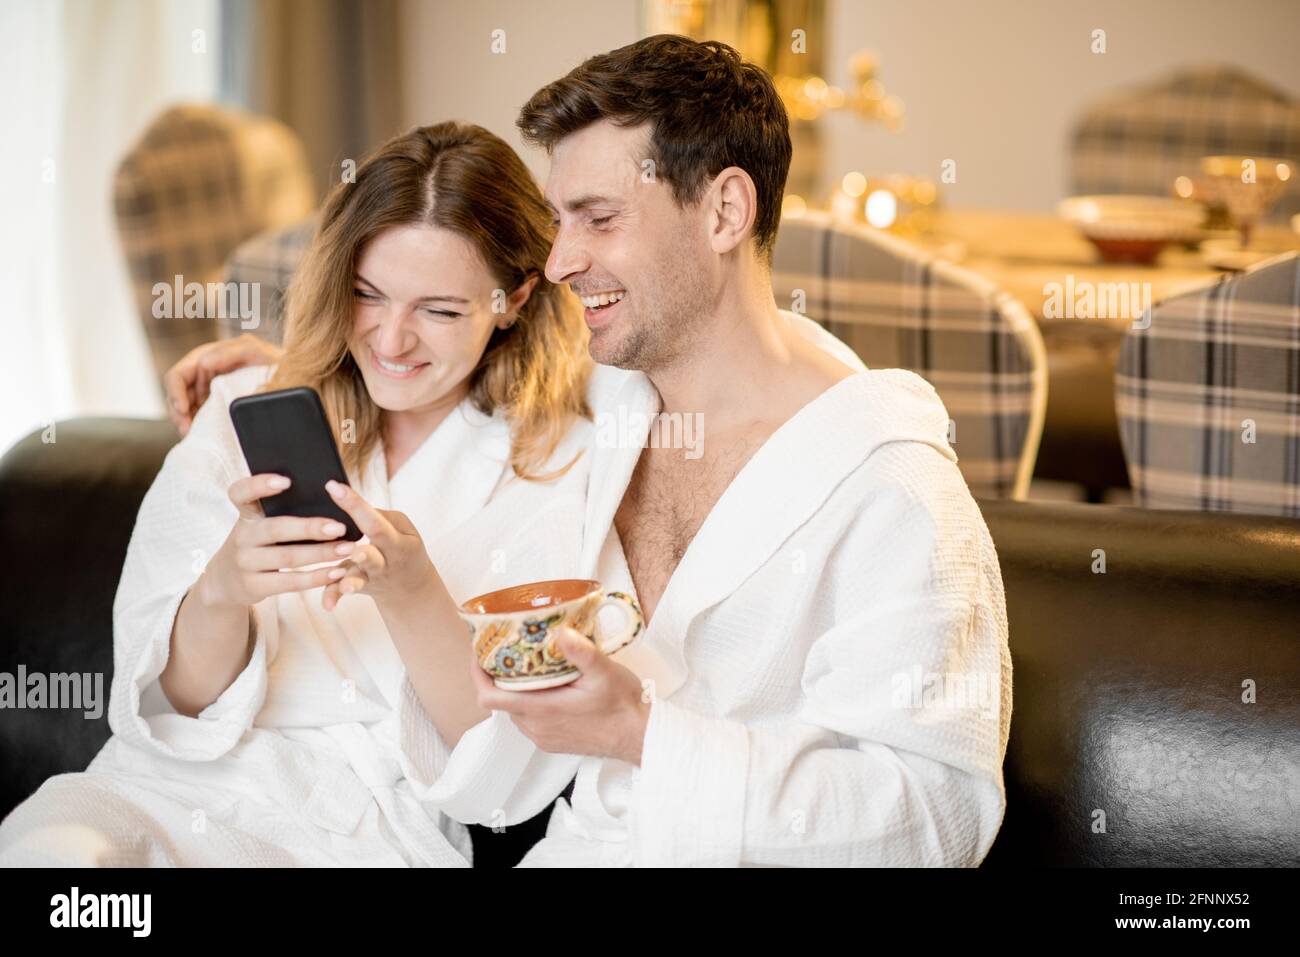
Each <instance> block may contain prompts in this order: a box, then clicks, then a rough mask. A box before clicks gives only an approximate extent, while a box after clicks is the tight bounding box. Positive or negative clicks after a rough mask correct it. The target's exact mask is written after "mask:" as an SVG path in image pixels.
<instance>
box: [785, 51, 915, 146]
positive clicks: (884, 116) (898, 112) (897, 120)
mask: <svg viewBox="0 0 1300 957" xmlns="http://www.w3.org/2000/svg"><path fill="white" fill-rule="evenodd" d="M879 68H880V64H879V61H878V59H877V57H876V55H875V54H874V53H870V52H867V51H863V52H861V53H857V54H855V55H854V57H853V58H852V59H851V60H850V61H849V72H850V73H851V74H852V76H853V82H852V84H851V85H850V86H849V88H848V90H843V89H841V88H840V87H838V86H833V85H831V84H829V83H827V82H826V80H825V79H824V78H822V77H820V76H818V75H816V74H806V75H803V76H793V75H790V74H777V75H776V76H774V77H773V78H772V80H773V82H774V83H775V84H776V90H777V92H778V93H779V94H780V95H781V99H782V100H783V101H784V102H785V108H786V110H787V111H788V112H789V113H790V118H791V119H794V120H803V121H806V122H811V121H813V120H816V119H819V118H820V117H821V116H822V114H824V113H826V112H827V111H833V110H851V111H852V112H854V113H857V114H858V115H859V116H861V117H863V118H864V119H867V120H871V121H873V122H879V123H883V124H884V125H885V127H886V128H887V129H888V130H890V131H891V132H897V131H898V130H900V129H902V126H903V101H902V100H900V99H899V98H898V97H896V96H893V95H892V94H889V93H887V92H886V91H885V87H884V84H882V83H881V82H880V79H879V78H878V77H877V75H876V74H877V73H878V71H879Z"/></svg>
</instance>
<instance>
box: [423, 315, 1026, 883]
mask: <svg viewBox="0 0 1300 957" xmlns="http://www.w3.org/2000/svg"><path fill="white" fill-rule="evenodd" d="M790 321H793V322H795V323H796V324H797V325H798V328H799V329H800V330H801V331H802V332H803V333H804V334H805V335H807V336H809V337H812V338H814V340H815V341H818V342H819V344H821V345H822V346H823V348H826V349H827V350H828V351H831V352H833V353H835V354H837V355H838V356H839V357H840V358H841V359H842V361H844V362H846V364H849V365H852V366H855V367H856V368H859V369H861V368H862V366H861V363H860V362H859V361H858V360H857V359H856V358H855V357H854V356H853V355H852V353H850V352H848V350H847V349H846V348H845V347H844V346H843V344H842V343H840V342H839V341H838V340H835V339H833V338H832V337H830V336H829V335H828V334H826V333H824V332H822V331H821V330H819V329H818V328H817V327H815V326H813V325H812V324H811V323H807V322H806V321H804V320H799V319H795V318H791V320H790ZM758 387H761V384H756V388H758ZM591 400H592V410H593V413H594V414H595V417H596V434H597V443H596V448H595V449H594V450H593V461H592V466H591V476H590V490H589V495H588V500H587V505H586V515H585V520H584V537H583V544H582V554H581V560H580V563H579V568H578V569H577V570H576V572H575V573H576V574H581V575H583V576H588V575H589V576H592V577H597V578H599V579H601V580H602V581H603V582H604V584H605V585H606V587H607V588H616V589H620V590H623V591H629V592H630V591H632V582H631V578H630V576H629V573H628V570H627V565H626V562H625V560H624V557H623V550H622V546H621V543H620V541H619V538H618V534H617V531H616V530H615V528H614V524H613V519H614V513H615V511H616V510H617V508H618V504H619V502H620V500H621V499H622V497H623V493H624V490H625V489H626V487H627V484H628V481H629V479H630V478H631V475H632V471H633V468H634V467H635V464H636V461H637V458H638V456H639V454H640V450H641V445H642V443H643V441H644V438H645V436H646V434H647V432H648V429H649V421H650V419H649V415H650V414H652V413H654V412H655V411H657V410H658V408H659V406H658V396H657V393H656V392H655V390H654V388H653V387H652V386H651V385H650V383H649V381H648V380H647V379H646V378H645V377H644V376H642V375H640V374H636V373H626V372H620V371H619V370H615V369H609V368H601V369H598V371H597V373H596V376H595V377H594V378H593V384H592V390H591ZM736 400H737V401H738V402H743V401H746V397H745V396H737V397H736ZM610 421H614V422H627V423H635V422H637V421H641V422H643V423H644V424H645V427H644V428H642V429H641V430H640V431H639V432H638V433H636V434H632V435H630V436H626V438H628V439H630V441H624V442H619V443H611V442H602V441H600V436H601V434H602V422H610ZM704 425H705V428H704V432H703V435H704V439H705V443H706V447H707V440H708V428H707V425H708V424H707V422H706V423H705V424H704ZM947 432H948V415H947V412H946V410H945V409H944V406H943V404H942V402H941V401H940V400H939V397H938V396H937V394H936V393H935V392H934V390H933V388H932V387H931V386H930V385H929V384H928V383H926V382H925V380H923V379H921V378H920V377H919V376H916V375H914V374H912V373H910V372H904V371H901V370H897V369H886V370H875V371H870V372H867V371H863V372H859V373H858V374H856V375H853V376H851V377H850V378H848V379H845V380H844V381H842V382H840V383H838V384H837V385H835V386H834V387H832V388H831V389H830V390H828V391H827V392H826V393H824V394H823V395H821V396H820V397H818V398H817V399H815V400H814V401H813V402H811V403H809V404H808V405H807V406H806V407H805V408H803V409H802V410H801V411H800V412H799V413H797V414H796V415H795V416H794V417H793V418H792V419H791V420H790V421H788V422H787V423H785V425H783V426H782V427H781V428H780V429H778V430H777V432H776V433H775V434H774V435H773V436H772V437H771V438H770V439H769V440H768V442H767V443H766V444H765V445H764V446H763V447H762V448H761V449H760V450H759V451H758V452H757V453H756V454H755V455H754V457H753V458H752V459H751V460H750V461H749V462H748V463H747V464H746V466H745V467H744V468H743V469H742V470H741V472H740V474H739V475H738V476H737V477H736V479H735V480H734V481H733V482H732V484H731V486H730V487H729V488H728V489H727V490H726V491H725V492H724V494H723V495H722V497H721V498H720V499H719V501H718V502H717V504H716V505H715V506H714V508H713V510H712V512H711V513H710V514H709V516H708V518H707V519H706V521H705V522H704V525H703V526H702V527H701V528H700V530H699V533H698V534H697V535H696V537H695V539H694V541H692V542H691V545H690V547H689V549H688V550H687V552H686V555H685V556H684V557H683V559H682V561H681V563H680V564H679V565H678V567H677V570H676V572H675V573H674V574H673V576H672V579H671V581H670V582H669V584H668V587H667V590H666V591H665V592H664V594H663V596H662V597H661V599H660V601H659V604H658V606H657V608H656V609H655V612H654V617H653V619H652V620H651V622H650V624H649V627H648V628H647V630H646V632H645V633H644V634H643V635H642V637H641V638H640V639H639V640H638V641H637V642H636V643H635V644H633V645H631V646H629V647H628V648H626V649H624V650H623V651H621V652H619V653H618V655H617V658H616V660H618V661H619V662H621V663H622V664H624V665H626V666H628V667H629V668H631V669H632V670H633V671H634V672H636V673H637V674H638V675H639V676H640V677H641V678H642V679H643V680H644V681H648V682H650V684H649V685H647V688H648V690H649V691H650V692H651V693H652V694H653V698H652V702H653V703H652V707H651V713H650V721H649V725H648V727H647V730H646V737H645V742H644V750H643V754H642V763H641V766H640V767H639V768H636V767H633V766H631V765H629V764H626V763H624V762H622V761H617V760H600V759H592V758H588V759H581V758H578V757H574V756H566V755H548V754H545V753H543V752H540V751H538V750H537V749H536V748H535V747H534V746H533V745H532V744H531V742H529V741H528V740H527V739H526V738H525V737H523V735H522V734H521V733H520V732H519V731H518V730H517V729H516V728H515V727H514V725H513V723H512V722H511V721H510V720H509V718H508V717H507V716H506V715H504V714H502V713H500V712H498V713H495V714H494V715H493V716H492V717H491V718H489V719H487V720H485V721H483V722H481V723H480V724H479V725H477V726H475V727H474V728H471V729H470V731H469V732H467V733H466V735H465V736H464V737H463V738H462V739H461V741H460V743H459V744H458V745H457V747H456V749H455V751H454V752H452V753H450V754H449V753H448V752H447V750H446V748H445V747H444V746H443V745H442V743H441V742H440V740H439V739H438V736H437V733H436V731H434V730H433V728H432V725H430V724H429V723H428V722H427V721H425V722H419V721H417V722H416V723H415V725H414V726H413V730H415V731H419V732H420V733H421V734H422V740H421V741H419V742H414V741H413V742H412V744H411V749H410V750H411V753H412V754H413V755H416V756H417V757H418V758H419V759H420V761H419V763H417V765H416V767H415V768H414V769H413V771H414V772H415V773H416V774H417V775H418V777H419V781H420V782H421V783H422V784H423V785H424V786H425V787H427V789H428V790H427V791H425V792H424V793H426V794H428V795H431V796H432V795H436V796H437V798H438V800H439V801H441V802H442V806H444V807H445V808H446V809H447V810H448V811H449V813H452V814H453V815H454V816H456V817H457V818H459V819H460V820H464V821H480V822H483V823H490V822H492V821H496V822H498V823H507V824H509V823H514V822H516V821H522V820H526V819H527V818H529V817H531V816H532V815H534V814H536V813H537V812H538V811H539V810H540V809H542V808H543V807H545V805H546V804H547V802H549V801H550V800H551V799H552V798H554V797H555V795H556V794H557V793H558V792H559V791H560V790H561V789H562V788H563V787H564V786H565V785H566V783H567V782H568V781H569V780H570V779H571V778H572V776H573V775H574V774H575V773H576V774H577V783H576V787H575V791H574V795H573V801H572V805H571V806H570V804H569V803H568V802H566V801H564V800H563V799H562V800H561V801H559V802H558V803H557V805H556V811H555V813H553V814H552V816H551V821H550V826H549V829H548V833H547V836H546V837H545V839H543V840H542V841H541V842H540V843H539V844H538V845H537V846H536V847H535V848H534V849H533V850H532V851H531V852H530V853H529V855H528V856H527V858H525V861H524V864H525V865H568V864H571V865H627V864H633V865H651V866H653V865H662V866H672V865H724V866H725V865H742V864H751V865H754V864H756V865H763V864H767V865H812V866H821V865H974V864H977V863H978V862H979V861H980V860H982V859H983V857H984V855H985V854H986V853H987V851H988V849H989V847H990V846H991V845H992V843H993V839H994V837H995V835H996V833H997V830H998V828H999V826H1000V824H1001V821H1002V814H1003V810H1004V807H1005V791H1004V788H1003V780H1002V761H1003V757H1004V755H1005V752H1006V745H1007V735H1008V730H1009V726H1010V719H1011V659H1010V654H1009V650H1008V644H1007V620H1006V611H1005V602H1004V598H1003V590H1002V579H1001V574H1000V570H999V567H998V561H997V555H996V553H995V551H994V548H993V543H992V539H991V538H990V536H989V533H988V529H987V527H986V526H985V524H984V521H983V518H982V516H981V515H980V512H979V509H978V508H977V506H976V504H975V502H974V500H973V499H972V498H971V495H970V492H969V491H968V489H967V487H966V484H965V482H964V480H963V479H962V476H961V474H960V472H959V471H958V469H957V466H956V455H955V453H954V452H953V450H952V449H951V447H950V446H949V444H948V442H947Z"/></svg>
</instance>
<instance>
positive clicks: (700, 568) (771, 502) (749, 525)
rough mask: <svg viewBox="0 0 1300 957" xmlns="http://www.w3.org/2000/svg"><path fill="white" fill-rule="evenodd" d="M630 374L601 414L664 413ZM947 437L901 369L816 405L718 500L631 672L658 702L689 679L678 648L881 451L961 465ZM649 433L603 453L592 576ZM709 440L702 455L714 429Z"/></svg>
mask: <svg viewBox="0 0 1300 957" xmlns="http://www.w3.org/2000/svg"><path fill="white" fill-rule="evenodd" d="M624 375H625V376H627V381H625V382H624V383H622V384H621V386H620V387H619V388H618V389H617V390H616V391H615V392H614V393H613V395H612V398H611V402H610V407H609V408H607V409H604V410H599V411H597V415H598V416H599V415H600V412H601V411H603V412H605V414H607V415H612V416H618V415H620V414H626V415H627V417H628V419H629V421H631V420H632V418H633V416H632V415H631V413H634V412H635V413H645V412H651V413H653V412H655V411H658V409H659V398H658V393H657V392H656V391H655V389H654V387H653V386H652V385H651V384H650V382H649V380H648V379H646V377H645V376H643V375H640V374H629V373H625V374H624ZM620 409H624V410H626V411H625V412H620ZM598 424H599V419H598ZM947 431H948V418H947V413H946V411H945V410H944V407H943V404H942V403H941V402H940V400H939V398H938V396H937V395H936V394H935V392H934V389H933V388H932V387H931V386H930V385H929V383H927V382H926V381H925V380H924V379H922V378H920V377H919V376H917V375H915V374H913V373H910V372H905V371H903V370H899V369H884V370H875V371H869V372H859V373H856V374H854V375H851V376H849V377H848V378H846V379H843V380H841V381H840V382H838V383H836V384H835V385H834V386H832V387H831V388H829V389H828V390H826V391H825V392H824V393H822V394H821V395H820V396H818V397H817V398H815V399H813V400H812V401H811V402H809V403H808V404H807V405H806V406H804V407H803V408H802V409H800V410H799V411H798V412H797V413H796V414H795V415H794V416H792V417H791V418H790V419H789V420H788V421H787V422H785V423H784V424H783V425H782V426H781V427H780V428H778V429H777V430H776V431H775V432H774V433H773V434H772V435H771V436H770V437H769V438H768V440H767V441H766V442H765V443H764V444H763V446H762V447H760V448H759V450H758V451H757V452H755V453H754V455H753V457H752V458H751V459H750V460H749V462H747V463H746V464H745V466H744V467H743V468H742V469H741V470H740V472H739V473H738V474H737V475H736V477H735V479H733V480H732V482H731V485H730V486H728V487H727V489H726V490H725V491H724V492H723V493H722V496H721V497H720V498H719V499H718V501H717V503H716V504H715V505H714V507H713V510H712V511H711V512H710V513H709V515H708V517H707V518H706V519H705V521H704V524H703V525H702V526H701V527H700V530H699V532H698V533H697V534H696V536H695V538H694V540H693V541H692V542H691V544H690V546H689V548H688V549H687V551H686V554H685V555H684V556H683V557H682V560H681V562H680V563H679V564H678V566H677V569H676V570H675V571H674V573H673V576H672V578H671V579H670V580H669V582H668V585H667V588H666V589H665V590H664V593H663V595H662V597H661V598H660V600H659V603H658V605H657V606H656V608H655V612H654V618H653V619H652V621H651V623H650V626H649V628H648V629H647V631H646V633H645V635H644V636H643V638H642V640H641V641H640V642H638V643H637V644H635V645H633V646H631V647H630V648H629V649H628V651H627V653H626V662H627V664H628V666H629V667H631V668H633V670H634V671H636V672H637V673H638V674H639V675H640V676H641V677H643V678H646V677H651V678H653V679H654V681H655V693H656V694H657V695H659V696H661V697H666V696H667V695H670V694H672V693H673V692H674V691H675V690H677V688H678V687H680V686H681V684H682V683H683V682H684V681H685V679H686V666H685V659H684V657H683V655H682V644H683V642H684V640H685V636H686V633H687V629H688V628H689V627H690V624H691V622H692V621H693V620H694V619H695V618H696V617H697V616H698V615H700V614H701V613H703V612H705V611H707V610H708V609H709V608H711V607H712V606H714V605H716V604H718V603H719V602H721V601H723V600H725V599H726V598H727V597H728V596H729V595H731V594H732V593H733V592H735V591H736V589H737V588H739V587H740V585H741V584H742V583H743V582H744V581H745V580H746V579H747V578H749V576H750V575H752V574H753V573H754V572H755V571H757V570H758V569H759V568H760V567H762V565H763V564H765V563H766V562H767V561H768V560H769V559H771V557H772V556H773V555H774V554H776V552H777V551H778V550H779V549H780V548H781V546H782V544H783V543H784V542H785V541H786V539H788V538H789V537H790V535H791V534H793V533H794V531H795V530H796V529H798V528H799V527H800V526H802V525H804V524H805V523H807V522H809V521H810V520H812V519H813V518H814V517H815V515H816V513H817V511H818V510H819V509H820V508H821V507H822V505H823V504H824V503H825V502H826V500H827V499H828V498H829V497H830V496H831V494H832V492H833V491H834V490H835V488H836V487H837V486H838V485H839V484H840V483H841V482H842V481H843V480H844V479H845V477H846V476H848V475H849V474H850V473H851V472H853V471H854V470H856V469H857V468H858V467H859V466H860V465H861V464H862V463H863V462H864V461H865V460H866V459H867V457H868V456H869V455H870V454H871V453H872V452H873V451H874V450H875V449H877V448H879V447H880V446H881V445H884V444H885V443H887V442H920V443H923V444H926V445H930V446H931V447H933V448H934V449H936V450H937V451H938V452H940V454H942V455H943V456H944V457H945V458H948V459H949V460H951V461H953V462H955V461H956V460H957V456H956V454H955V453H954V452H953V451H952V448H951V447H950V446H949V445H948V441H947ZM648 433H649V427H648V426H647V427H646V428H645V429H644V430H641V431H640V432H638V433H637V434H638V436H639V442H638V443H637V444H635V445H633V443H631V442H628V443H619V446H618V447H617V448H611V447H608V443H605V444H604V446H602V445H601V444H600V443H598V447H597V449H596V450H595V456H594V458H593V460H592V470H591V489H590V492H589V498H588V526H587V535H586V538H585V541H584V556H583V567H584V569H586V570H588V571H591V572H593V573H594V569H595V563H596V560H597V557H598V556H599V553H600V548H601V546H602V544H603V543H604V540H605V538H606V537H607V536H608V535H609V534H612V532H613V521H614V514H615V513H616V512H617V510H618V506H619V503H620V502H621V501H622V498H623V494H624V492H625V491H626V489H627V485H628V483H629V481H630V480H631V476H632V472H633V470H634V469H635V467H636V463H637V460H638V459H639V457H640V453H641V448H640V445H642V444H644V440H645V437H646V435H647V434H648ZM629 437H631V436H629ZM704 438H705V445H706V449H707V443H708V433H707V424H706V426H705V435H704ZM828 531H833V530H828Z"/></svg>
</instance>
